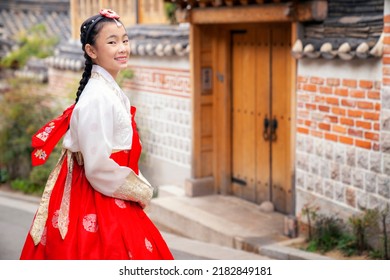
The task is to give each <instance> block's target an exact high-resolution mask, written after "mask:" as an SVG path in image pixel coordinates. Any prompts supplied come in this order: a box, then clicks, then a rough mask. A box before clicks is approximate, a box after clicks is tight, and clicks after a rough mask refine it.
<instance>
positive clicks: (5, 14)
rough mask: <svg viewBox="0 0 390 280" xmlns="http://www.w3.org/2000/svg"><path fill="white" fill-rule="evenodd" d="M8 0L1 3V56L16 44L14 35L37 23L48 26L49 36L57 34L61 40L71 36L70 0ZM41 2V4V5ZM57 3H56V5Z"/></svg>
mask: <svg viewBox="0 0 390 280" xmlns="http://www.w3.org/2000/svg"><path fill="white" fill-rule="evenodd" d="M44 2H45V1H38V0H35V1H34V0H24V1H16V0H14V1H8V2H7V5H6V4H4V3H2V4H1V5H0V58H1V57H3V56H4V55H6V54H7V52H9V51H10V50H11V48H12V47H13V46H14V45H15V44H16V42H15V38H14V36H15V35H16V34H18V33H19V32H20V31H22V30H28V29H29V28H31V27H32V26H34V25H36V24H41V23H43V24H44V25H45V26H46V31H47V34H48V36H50V37H51V36H53V37H54V36H57V37H58V38H59V39H60V41H61V42H63V41H66V40H68V38H69V37H70V33H71V31H70V18H69V8H68V9H64V7H69V0H48V1H46V2H47V3H46V4H50V3H51V4H52V5H49V6H46V5H45V3H44ZM38 4H40V5H41V6H39V5H38ZM55 4H56V5H55Z"/></svg>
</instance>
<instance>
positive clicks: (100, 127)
mask: <svg viewBox="0 0 390 280" xmlns="http://www.w3.org/2000/svg"><path fill="white" fill-rule="evenodd" d="M109 97H110V96H107V94H106V93H104V92H100V91H98V92H95V93H94V94H93V97H92V98H88V100H85V101H87V102H83V101H84V100H80V103H79V104H77V105H78V106H77V107H76V108H75V111H74V112H73V116H72V118H74V123H77V125H75V130H76V131H75V134H76V135H77V139H78V144H79V148H80V152H81V154H82V155H83V159H84V168H85V175H86V177H87V179H88V181H89V182H90V183H91V185H92V187H94V188H95V189H96V190H98V191H99V192H101V193H103V194H105V195H108V196H112V194H113V193H114V192H115V190H116V189H117V188H118V187H119V186H121V185H122V184H123V183H124V182H125V180H126V177H127V176H128V175H129V173H130V168H128V167H123V166H119V165H118V164H117V163H116V162H115V161H114V160H112V159H110V155H111V153H112V151H113V144H112V143H113V138H114V118H115V117H116V116H115V113H114V110H115V109H116V108H115V106H114V105H115V103H114V102H113V101H112V100H113V98H115V96H111V98H109ZM72 124H73V119H72V121H71V129H72V128H73V127H72ZM129 125H130V123H129Z"/></svg>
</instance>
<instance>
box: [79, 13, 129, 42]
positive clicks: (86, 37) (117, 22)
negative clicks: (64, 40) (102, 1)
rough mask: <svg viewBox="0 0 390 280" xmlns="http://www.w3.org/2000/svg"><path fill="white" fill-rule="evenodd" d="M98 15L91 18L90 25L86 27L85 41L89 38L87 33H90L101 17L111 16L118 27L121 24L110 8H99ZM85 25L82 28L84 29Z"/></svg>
mask: <svg viewBox="0 0 390 280" xmlns="http://www.w3.org/2000/svg"><path fill="white" fill-rule="evenodd" d="M99 14H100V15H99V16H98V17H97V18H96V19H93V20H92V23H91V25H90V26H89V27H88V30H87V32H86V34H85V43H87V42H88V39H89V33H91V31H92V29H93V28H94V27H95V25H96V24H97V23H98V22H99V21H100V20H102V19H103V18H111V19H113V20H114V21H115V23H116V25H117V26H118V27H119V26H121V25H122V24H121V23H120V22H119V21H117V19H119V18H120V17H119V15H118V14H117V13H116V12H114V11H113V10H111V9H101V10H100V12H99ZM86 27H87V26H86V25H84V26H83V28H84V29H85V28H86Z"/></svg>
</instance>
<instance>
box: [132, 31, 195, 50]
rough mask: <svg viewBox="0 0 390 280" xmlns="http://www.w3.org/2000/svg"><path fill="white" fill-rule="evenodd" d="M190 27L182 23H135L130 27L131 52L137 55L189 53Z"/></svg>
mask: <svg viewBox="0 0 390 280" xmlns="http://www.w3.org/2000/svg"><path fill="white" fill-rule="evenodd" d="M188 32H189V28H188V25H187V24H180V25H135V26H132V27H130V28H128V34H129V37H130V42H131V54H132V55H136V56H144V55H149V56H172V55H177V56H185V55H188V54H189V49H190V46H189V41H188Z"/></svg>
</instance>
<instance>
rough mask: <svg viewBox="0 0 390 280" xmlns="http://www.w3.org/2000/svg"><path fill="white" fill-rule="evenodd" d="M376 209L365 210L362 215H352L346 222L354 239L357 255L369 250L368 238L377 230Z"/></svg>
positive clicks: (377, 213) (377, 212)
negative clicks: (349, 225)
mask: <svg viewBox="0 0 390 280" xmlns="http://www.w3.org/2000/svg"><path fill="white" fill-rule="evenodd" d="M378 215H379V211H378V210H377V209H366V210H365V211H364V212H363V213H359V214H355V215H352V216H351V217H350V218H349V219H348V221H349V223H350V224H351V226H352V232H353V234H354V237H355V242H356V249H357V251H358V253H359V254H362V253H363V252H364V251H366V250H369V249H370V246H369V244H368V237H369V235H370V234H372V233H373V232H377V230H378V217H379V216H378Z"/></svg>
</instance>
